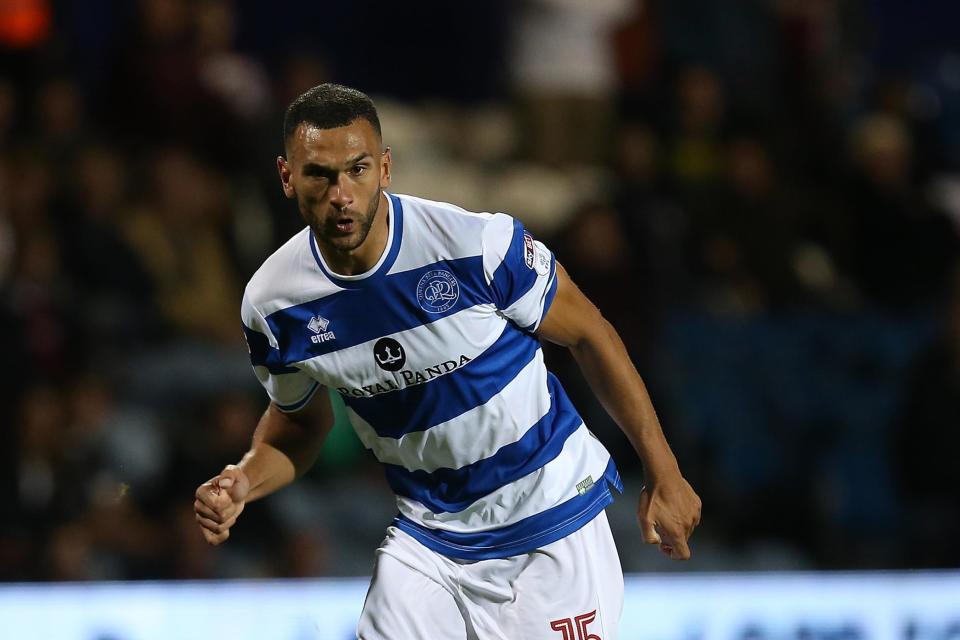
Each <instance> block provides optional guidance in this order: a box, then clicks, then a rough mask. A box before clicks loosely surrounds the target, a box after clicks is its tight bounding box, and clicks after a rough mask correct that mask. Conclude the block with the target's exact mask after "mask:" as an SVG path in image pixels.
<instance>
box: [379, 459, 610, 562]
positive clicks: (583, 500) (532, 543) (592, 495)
mask: <svg viewBox="0 0 960 640" xmlns="http://www.w3.org/2000/svg"><path fill="white" fill-rule="evenodd" d="M610 486H613V488H615V489H616V490H617V492H619V493H623V484H622V483H621V482H620V474H619V473H617V467H616V465H615V464H614V463H613V458H611V459H610V463H609V464H608V465H607V469H606V471H605V472H604V474H603V480H598V481H597V482H596V483H595V484H594V485H593V486H592V487H591V488H590V489H588V490H587V491H586V492H585V493H584V494H583V495H578V496H575V497H573V498H571V499H570V500H567V501H566V502H564V503H562V504H559V505H557V506H556V507H553V508H551V509H547V510H546V511H541V512H540V513H538V514H536V515H533V516H530V517H529V518H524V519H523V520H521V521H520V522H516V523H514V524H512V525H509V526H506V527H501V528H499V529H493V530H490V531H480V532H477V533H454V532H450V531H441V530H439V529H429V528H427V527H424V526H422V525H419V524H417V523H415V522H413V521H411V520H410V519H409V518H407V517H405V516H404V515H402V514H401V515H398V516H397V517H396V518H394V520H393V523H394V524H395V525H396V526H397V527H399V528H400V529H403V530H404V531H406V532H407V533H409V534H410V535H411V536H413V537H414V538H416V539H417V540H419V541H420V542H421V543H423V545H424V546H425V547H427V548H428V549H432V550H434V551H436V552H438V553H441V554H443V555H445V556H448V557H451V558H461V559H464V560H488V559H490V558H506V557H509V556H515V555H519V554H521V553H529V552H530V551H533V550H534V549H537V548H540V547H544V546H546V545H548V544H550V543H551V542H556V541H557V540H560V539H561V538H565V537H567V536H568V535H570V534H571V533H573V532H574V531H576V530H577V529H580V528H581V527H583V526H584V525H585V524H587V523H588V522H590V521H591V520H593V518H594V517H596V515H597V514H598V513H600V512H601V511H602V510H603V509H604V507H606V506H607V505H608V504H610V503H611V502H613V495H612V494H611V493H610Z"/></svg>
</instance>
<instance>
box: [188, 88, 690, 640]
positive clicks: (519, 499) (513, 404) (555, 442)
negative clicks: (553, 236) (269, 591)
mask: <svg viewBox="0 0 960 640" xmlns="http://www.w3.org/2000/svg"><path fill="white" fill-rule="evenodd" d="M284 146H285V151H286V156H285V157H284V156H281V157H279V158H277V168H278V169H279V172H280V180H281V183H282V186H283V190H284V193H285V194H286V196H287V197H288V198H296V200H297V204H298V205H299V209H300V214H301V216H302V217H303V219H304V221H305V222H306V224H307V227H306V228H305V229H304V230H303V231H302V232H300V233H298V234H297V235H295V236H294V237H293V238H291V239H290V240H289V241H288V242H287V243H286V244H285V245H283V246H282V247H281V248H280V249H279V250H278V251H277V252H276V253H274V254H273V255H272V256H271V257H270V258H268V259H267V261H266V262H265V263H264V264H263V266H262V267H261V268H260V270H259V271H258V272H257V273H256V274H255V275H254V276H253V278H252V279H251V280H250V283H249V284H248V286H247V290H246V293H245V295H244V299H243V304H242V317H243V324H244V331H245V333H246V337H247V342H248V345H249V348H250V356H251V359H252V361H253V365H254V370H255V371H256V374H257V376H258V378H259V379H260V381H261V383H263V386H264V387H265V389H266V391H267V393H268V395H269V396H270V406H269V407H268V408H267V411H266V413H264V415H263V417H262V418H261V420H260V423H259V425H258V426H257V429H256V432H255V434H254V437H253V444H252V447H251V449H250V451H249V452H248V453H247V454H246V455H245V456H244V457H243V459H242V460H241V461H240V463H239V464H238V465H229V466H227V467H226V468H225V469H224V470H223V471H222V472H220V474H219V475H217V476H215V477H214V478H212V479H210V480H209V481H207V482H205V483H204V484H203V485H201V486H200V487H199V488H198V489H197V493H196V502H195V503H194V508H195V510H196V517H197V520H198V522H199V523H200V526H201V527H202V531H203V535H204V536H205V538H206V539H207V541H208V542H209V543H211V544H220V543H221V542H223V541H224V540H226V539H227V538H228V537H229V535H230V528H231V527H232V526H233V525H234V523H235V522H236V520H237V517H238V516H239V515H240V513H241V512H242V511H243V507H244V505H245V504H246V502H248V501H251V500H256V499H258V498H261V497H263V496H265V495H267V494H269V493H272V492H273V491H276V490H277V489H279V488H280V487H282V486H284V485H286V484H288V483H290V482H292V481H293V480H294V479H295V478H296V477H297V476H299V475H300V474H302V473H303V472H304V471H305V470H306V469H307V468H308V467H309V466H310V465H311V464H312V463H313V461H314V460H315V459H316V456H317V453H318V451H319V450H320V447H321V444H322V442H323V439H324V437H325V436H326V433H327V431H328V430H329V428H330V426H331V423H332V412H331V408H330V404H329V398H328V396H327V393H326V392H325V391H322V390H321V389H322V388H323V387H329V388H332V389H334V390H336V391H337V392H338V393H339V394H340V395H341V396H342V398H343V400H344V402H345V404H346V406H347V413H348V415H349V416H350V419H351V422H352V424H353V426H354V428H355V429H356V431H357V434H358V435H359V437H360V439H361V440H362V441H363V443H364V444H365V445H366V446H367V447H368V448H370V449H372V450H373V452H374V454H375V455H376V456H377V458H378V459H379V460H380V461H381V462H382V463H383V464H384V466H385V469H386V475H387V479H388V481H389V483H390V485H391V487H392V488H393V490H394V491H395V492H396V494H397V504H398V507H399V510H400V514H399V515H398V516H397V517H396V519H395V520H394V521H393V525H392V526H390V527H388V529H387V537H386V539H385V540H384V542H383V545H382V546H381V548H380V549H379V550H378V554H377V562H376V566H375V569H374V575H373V580H372V582H371V586H370V590H369V592H368V593H367V598H366V602H365V604H364V609H363V613H362V615H361V619H360V622H359V625H358V629H357V634H358V637H359V638H362V639H364V640H372V639H375V638H391V639H394V640H396V639H406V638H409V639H415V638H417V639H420V638H423V639H430V640H446V639H448V638H450V639H453V638H457V639H465V638H509V639H516V638H554V639H562V640H574V638H576V639H577V640H596V639H598V638H599V639H603V640H611V639H612V638H615V637H616V628H617V621H618V619H619V616H620V610H621V608H622V603H623V576H622V572H621V569H620V563H619V559H618V557H617V553H616V548H615V546H614V543H613V539H612V537H611V535H610V529H609V526H608V525H607V520H606V517H605V515H604V513H603V508H604V507H605V506H606V505H607V504H609V503H610V502H611V500H612V496H611V493H610V486H613V487H614V488H616V489H617V490H618V491H620V490H622V487H621V484H620V478H619V475H618V473H617V470H616V467H615V466H614V464H613V461H612V460H611V459H610V456H609V454H608V453H607V451H606V450H605V449H604V447H603V446H602V445H601V444H600V443H599V442H598V441H597V439H596V438H595V437H593V435H592V434H591V433H590V432H589V431H588V430H587V428H586V427H585V426H584V424H583V421H582V420H581V419H580V417H579V416H578V415H577V413H576V410H575V409H574V408H573V406H572V405H571V403H570V401H569V400H568V399H567V396H566V394H565V393H564V391H563V388H562V387H561V386H560V384H559V383H558V382H557V380H556V378H554V377H553V376H552V375H551V374H549V373H548V372H547V371H546V369H545V368H544V365H543V358H542V353H541V350H540V343H539V338H543V339H546V340H550V341H551V342H555V343H557V344H561V345H564V346H566V347H568V348H569V349H570V350H571V351H572V352H573V354H574V356H575V357H576V359H577V361H578V362H579V364H580V366H581V368H582V369H583V372H584V374H585V375H586V377H587V379H588V380H590V382H591V383H592V385H593V389H594V391H595V392H596V394H597V396H598V397H599V398H600V400H601V401H602V402H603V404H604V406H605V407H606V408H607V410H608V411H609V412H610V413H611V415H612V416H613V417H614V418H615V419H616V421H617V423H618V424H619V425H620V426H621V427H622V428H623V430H624V431H625V432H626V434H627V435H628V436H629V438H630V440H631V442H632V443H633V445H634V447H635V448H636V450H637V453H638V454H639V455H640V457H641V459H642V461H643V464H644V469H645V471H646V480H647V485H646V487H645V488H644V490H643V491H642V492H641V495H640V504H639V509H638V516H639V519H640V525H641V528H642V530H643V538H644V540H645V541H646V542H648V543H651V544H659V545H660V548H661V549H662V550H663V551H664V553H666V554H668V555H669V556H670V557H671V558H675V559H686V558H689V556H690V551H689V548H688V546H687V539H688V538H689V536H690V534H691V533H692V531H693V528H694V527H695V526H696V525H697V524H698V522H699V518H700V500H699V498H698V497H697V495H696V494H695V493H694V492H693V490H692V489H691V488H690V485H689V484H687V482H686V481H685V480H684V479H683V477H682V476H681V474H680V471H679V469H678V468H677V463H676V460H675V458H674V456H673V454H672V453H671V451H670V449H669V447H668V445H667V443H666V440H665V438H664V436H663V433H662V431H661V429H660V426H659V423H658V422H657V418H656V415H655V414H654V411H653V407H652V406H651V404H650V399H649V397H648V396H647V392H646V390H645V388H644V385H643V382H642V381H641V379H640V377H639V375H638V374H637V372H636V370H635V369H634V368H633V365H632V364H631V363H630V360H629V358H628V357H627V354H626V352H625V350H624V348H623V344H622V342H621V341H620V339H619V337H618V336H617V333H616V332H615V331H614V329H613V328H612V327H611V326H610V325H609V324H608V323H607V322H606V321H605V320H604V319H603V318H602V317H601V315H600V313H599V312H598V311H597V309H596V308H595V307H594V306H593V305H592V304H591V303H590V302H589V301H588V300H587V299H586V298H585V297H584V296H583V294H581V293H580V291H579V290H578V289H577V288H576V286H575V285H574V284H573V283H572V282H571V281H570V279H569V277H568V276H567V274H566V272H565V271H564V270H563V267H561V266H560V265H559V264H558V263H557V262H556V261H555V259H554V256H553V255H552V254H551V253H550V251H549V250H547V248H546V247H544V246H543V244H541V243H539V242H537V241H536V240H534V239H533V238H532V237H531V235H530V234H529V233H527V232H526V231H525V230H524V228H523V226H522V225H521V224H520V223H519V222H518V221H516V220H514V219H512V218H510V217H509V216H507V215H505V214H494V215H490V214H476V213H469V212H467V211H464V210H462V209H460V208H458V207H454V206H452V205H448V204H443V203H437V202H430V201H427V200H422V199H419V198H413V197H409V196H397V195H393V194H388V193H386V192H385V191H384V190H385V189H386V188H387V187H388V186H389V185H390V169H391V157H390V149H389V148H386V149H384V148H383V147H382V141H381V132H380V123H379V120H378V118H377V113H376V110H375V108H374V106H373V103H372V102H371V101H370V99H369V98H368V97H367V96H366V95H364V94H362V93H360V92H358V91H356V90H353V89H349V88H347V87H343V86H339V85H333V84H325V85H320V86H318V87H315V88H313V89H311V90H309V91H307V92H306V93H304V94H303V95H301V96H300V97H298V98H297V99H296V100H294V102H293V103H292V104H291V105H290V107H289V109H288V110H287V113H286V117H285V119H284Z"/></svg>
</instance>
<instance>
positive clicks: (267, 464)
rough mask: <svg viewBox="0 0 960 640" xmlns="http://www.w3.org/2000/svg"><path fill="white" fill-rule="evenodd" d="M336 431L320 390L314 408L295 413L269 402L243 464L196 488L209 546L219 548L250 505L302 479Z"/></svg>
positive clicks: (199, 515)
mask: <svg viewBox="0 0 960 640" xmlns="http://www.w3.org/2000/svg"><path fill="white" fill-rule="evenodd" d="M332 427H333V409H332V407H331V406H330V398H329V396H328V395H327V393H326V390H325V389H318V390H317V392H316V393H315V394H314V396H313V400H311V401H310V404H308V405H307V406H306V407H304V408H303V409H301V410H300V411H297V412H296V413H284V412H282V411H280V410H279V409H278V408H277V406H276V405H275V404H274V403H272V402H271V403H270V406H269V407H267V410H266V411H265V412H264V414H263V416H262V417H261V418H260V422H259V423H258V424H257V429H256V431H255V432H254V434H253V442H252V444H251V446H250V450H249V451H248V452H247V453H246V454H245V455H244V456H243V459H242V460H240V463H239V464H238V465H232V464H231V465H227V466H226V467H225V468H224V469H223V471H221V472H220V473H219V474H218V475H216V476H214V477H213V478H210V480H207V481H206V482H204V483H203V484H202V485H200V486H199V487H198V488H197V491H196V500H195V501H194V503H193V508H194V511H195V513H196V519H197V522H198V523H200V528H201V531H202V532H203V536H204V538H206V540H207V542H209V543H210V544H213V545H217V544H220V543H221V542H223V541H224V540H226V539H227V538H229V537H230V528H231V527H232V526H233V525H234V523H235V522H236V521H237V517H238V516H239V515H240V513H241V512H242V511H243V508H244V505H245V504H246V503H247V502H251V501H253V500H257V499H259V498H262V497H264V496H266V495H269V494H271V493H273V492H274V491H277V490H278V489H280V488H282V487H284V486H286V485H288V484H290V483H291V482H293V481H294V480H295V479H296V478H299V477H300V476H302V475H303V474H304V473H305V472H306V470H307V469H309V468H310V466H311V465H312V464H313V463H314V461H316V459H317V456H318V455H319V454H320V449H321V447H322V446H323V442H324V440H325V439H326V437H327V434H328V433H329V432H330V429H331V428H332Z"/></svg>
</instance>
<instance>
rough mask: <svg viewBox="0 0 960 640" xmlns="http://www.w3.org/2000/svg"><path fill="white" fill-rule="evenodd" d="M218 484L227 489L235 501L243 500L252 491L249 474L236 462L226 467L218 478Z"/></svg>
mask: <svg viewBox="0 0 960 640" xmlns="http://www.w3.org/2000/svg"><path fill="white" fill-rule="evenodd" d="M217 486H218V487H219V488H220V489H222V490H225V491H226V492H227V495H229V496H230V499H231V500H233V501H234V502H241V501H243V500H244V499H245V498H246V497H247V493H249V491H250V481H249V480H248V479H247V474H245V473H244V472H243V469H241V468H240V467H238V466H237V465H235V464H230V465H227V466H226V467H224V469H223V471H221V472H220V476H219V477H218V478H217Z"/></svg>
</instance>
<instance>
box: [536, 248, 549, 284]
mask: <svg viewBox="0 0 960 640" xmlns="http://www.w3.org/2000/svg"><path fill="white" fill-rule="evenodd" d="M534 253H536V255H535V256H534V263H533V270H534V271H536V272H537V275H538V276H545V275H547V274H548V273H550V251H549V250H548V249H547V248H546V247H544V246H543V245H542V244H540V243H537V244H536V246H535V248H534Z"/></svg>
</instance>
